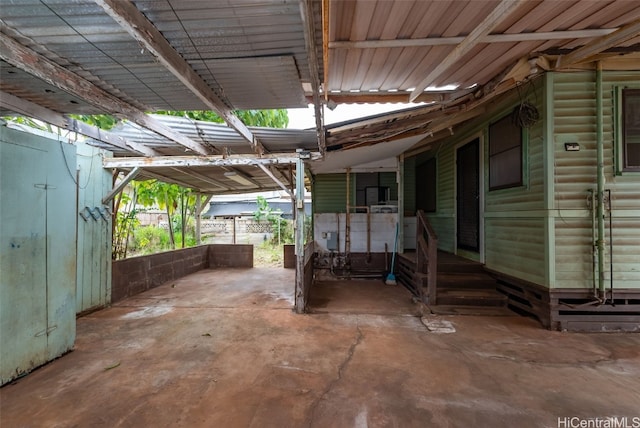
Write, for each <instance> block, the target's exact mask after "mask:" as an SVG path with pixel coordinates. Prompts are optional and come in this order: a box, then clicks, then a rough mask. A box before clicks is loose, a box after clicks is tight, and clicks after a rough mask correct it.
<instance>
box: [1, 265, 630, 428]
mask: <svg viewBox="0 0 640 428" xmlns="http://www.w3.org/2000/svg"><path fill="white" fill-rule="evenodd" d="M293 284H294V281H293V272H292V271H290V270H285V269H278V268H272V269H266V268H256V269H252V270H235V269H220V270H211V271H202V272H199V273H197V274H194V275H191V276H189V277H187V278H183V279H181V280H179V281H177V282H175V281H174V282H172V283H171V284H165V285H163V286H161V287H158V288H156V289H154V290H150V291H149V292H146V293H144V294H141V295H139V296H136V297H135V298H130V299H127V300H124V301H122V302H119V303H118V304H117V305H114V306H113V307H111V308H108V309H105V310H102V311H100V312H96V313H93V314H91V315H88V316H86V317H83V318H80V319H79V320H78V336H77V342H76V347H75V350H74V351H73V352H71V353H70V354H68V355H66V356H64V357H62V358H60V359H58V360H56V361H54V362H52V363H51V364H48V365H47V366H45V367H43V368H41V369H38V370H36V371H35V372H33V373H31V374H30V375H28V376H26V377H24V378H21V379H19V380H18V381H16V382H14V383H13V384H9V385H7V386H5V387H3V388H2V389H0V426H2V427H3V428H4V427H22V426H28V427H75V426H78V427H80V426H92V427H141V426H142V427H146V426H154V427H212V426H224V427H425V426H435V427H463V426H473V427H498V428H499V427H513V426H518V427H541V426H549V427H557V426H558V418H562V417H574V416H575V417H579V418H592V417H606V416H627V417H628V418H633V417H640V414H639V413H640V411H639V410H638V403H640V382H638V379H640V335H638V334H624V333H608V334H580V333H563V332H552V331H547V330H544V329H542V328H541V327H540V325H539V324H538V323H537V322H535V321H533V320H530V319H527V318H521V317H517V316H513V317H505V316H502V317H489V316H438V317H437V319H438V320H443V321H448V322H450V323H452V325H453V326H455V329H456V332H455V334H432V333H430V332H429V331H428V329H427V328H426V327H425V325H424V324H423V323H422V322H421V318H420V315H419V314H416V313H415V308H414V306H413V305H412V304H411V303H410V295H409V294H408V293H406V292H405V290H404V289H402V288H400V287H397V288H390V287H388V286H384V285H383V283H382V281H381V282H380V286H381V287H386V288H383V289H382V290H377V289H376V285H375V284H373V283H369V284H367V285H366V286H365V287H363V288H362V289H360V294H359V295H358V288H357V287H358V284H357V283H353V282H351V283H348V282H347V283H343V284H342V287H351V288H350V289H349V290H348V291H345V290H338V292H336V294H331V293H330V292H328V289H324V290H322V298H323V299H325V300H321V302H322V303H323V304H324V306H323V308H322V310H323V313H317V314H309V315H296V314H295V313H293V312H292V310H291V300H290V297H291V296H292V294H293ZM172 285H173V286H172ZM332 287H334V285H332V286H331V287H330V288H332ZM392 292H393V293H396V294H394V295H393V296H391V297H388V296H389V295H388V294H387V293H392ZM345 293H346V294H348V295H349V296H351V297H350V299H351V300H350V301H349V303H348V305H347V302H346V301H345V300H342V301H340V300H339V296H344V295H346V294H345ZM381 296H387V297H388V298H381ZM354 297H356V298H354ZM403 302H405V303H406V304H405V303H403ZM334 305H335V306H336V308H337V310H336V311H333V306H334ZM349 305H352V308H353V310H352V311H351V312H350V311H349V310H348V308H349ZM358 305H360V306H358ZM166 308H170V310H167V311H165V309H166ZM130 314H134V315H130ZM629 420H630V421H631V420H632V419H629Z"/></svg>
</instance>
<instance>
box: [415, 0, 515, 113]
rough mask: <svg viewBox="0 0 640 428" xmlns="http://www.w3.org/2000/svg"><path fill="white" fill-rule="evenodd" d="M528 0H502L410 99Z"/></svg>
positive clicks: (426, 78)
mask: <svg viewBox="0 0 640 428" xmlns="http://www.w3.org/2000/svg"><path fill="white" fill-rule="evenodd" d="M526 1H527V0H502V1H501V2H500V4H498V6H496V7H495V9H493V10H492V11H491V13H489V15H488V16H487V17H486V18H485V19H484V20H483V21H482V22H481V23H480V24H479V25H478V26H477V27H476V28H474V29H473V31H471V33H469V35H468V36H466V37H465V38H464V40H462V41H461V42H460V43H459V44H458V45H456V47H455V48H453V50H452V51H451V52H449V54H448V55H447V56H446V58H445V59H443V60H442V61H441V62H440V63H439V64H438V65H437V66H436V67H435V68H434V69H433V70H432V71H431V72H430V73H429V74H428V75H427V77H425V78H424V80H422V82H420V84H419V85H418V86H416V88H415V89H414V90H413V92H411V94H410V95H409V101H414V100H415V99H416V98H418V96H420V95H421V94H422V92H423V91H424V90H425V89H426V88H427V87H429V86H430V85H431V84H433V83H434V82H435V81H436V80H438V78H439V77H440V76H441V75H442V74H443V73H444V72H445V71H447V70H448V69H449V67H451V66H452V65H453V64H455V63H456V62H457V61H458V60H459V59H460V58H462V57H463V56H464V55H466V54H467V53H469V52H470V51H471V50H472V49H473V48H475V47H476V46H477V45H478V44H479V43H481V42H482V40H483V38H484V37H486V36H487V35H488V34H489V33H490V32H491V31H492V30H493V29H494V28H495V27H496V26H498V25H499V24H500V23H501V22H503V21H504V20H505V19H506V18H507V17H508V16H509V15H510V14H511V13H513V11H515V10H516V9H518V7H520V6H521V5H522V4H524V3H525V2H526Z"/></svg>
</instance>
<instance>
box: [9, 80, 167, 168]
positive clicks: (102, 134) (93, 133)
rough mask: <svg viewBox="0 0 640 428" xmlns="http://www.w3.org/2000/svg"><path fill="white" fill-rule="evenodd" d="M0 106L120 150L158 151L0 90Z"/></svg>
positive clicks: (151, 153)
mask: <svg viewBox="0 0 640 428" xmlns="http://www.w3.org/2000/svg"><path fill="white" fill-rule="evenodd" d="M0 106H1V107H3V108H5V109H7V110H11V111H13V112H16V113H18V114H22V115H24V116H29V117H32V118H34V119H39V120H42V121H43V122H46V123H49V124H51V125H54V126H57V127H58V128H61V129H66V130H67V131H71V132H77V133H78V134H81V135H84V136H85V137H89V138H91V139H93V140H96V141H100V142H102V143H105V144H108V145H110V146H113V147H117V148H119V149H122V150H126V151H132V152H134V153H137V154H141V155H144V156H154V155H157V154H158V152H157V151H155V150H154V149H152V148H151V147H147V146H145V145H143V144H140V143H136V142H134V141H131V140H127V139H126V138H123V137H121V136H119V135H117V134H114V133H113V132H109V131H105V130H103V129H100V128H98V127H95V126H92V125H89V124H87V123H84V122H81V121H79V120H76V119H71V118H69V117H67V116H64V115H62V114H60V113H58V112H55V111H53V110H49V109H48V108H46V107H42V106H40V105H38V104H35V103H32V102H31V101H27V100H24V99H22V98H18V97H15V96H13V95H11V94H7V93H6V92H2V91H0Z"/></svg>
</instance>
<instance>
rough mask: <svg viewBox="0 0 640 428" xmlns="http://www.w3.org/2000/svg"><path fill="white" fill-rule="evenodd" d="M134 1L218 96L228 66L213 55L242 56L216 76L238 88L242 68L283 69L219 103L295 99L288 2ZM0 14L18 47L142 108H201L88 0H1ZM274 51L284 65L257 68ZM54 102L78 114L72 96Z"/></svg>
mask: <svg viewBox="0 0 640 428" xmlns="http://www.w3.org/2000/svg"><path fill="white" fill-rule="evenodd" d="M134 3H135V5H136V7H137V8H138V9H139V10H140V11H142V12H143V13H144V15H145V16H146V17H147V18H148V19H149V20H150V21H151V22H152V23H153V25H154V26H156V28H158V30H160V32H161V33H162V34H163V36H164V37H165V38H166V39H167V40H168V41H169V43H170V44H171V46H173V48H174V49H176V50H177V51H178V52H179V53H180V55H181V56H182V57H183V58H184V59H185V60H186V61H187V62H188V63H189V64H190V65H191V67H192V68H193V69H194V70H196V71H197V72H198V74H199V75H200V76H201V77H202V78H203V79H204V80H205V81H206V82H207V84H208V85H209V86H210V87H211V88H212V89H213V90H214V91H215V92H216V93H217V94H218V95H219V96H220V97H221V98H223V99H225V94H226V88H225V85H224V84H221V83H220V81H219V80H218V73H219V72H221V73H223V74H224V73H225V72H228V71H229V66H228V65H227V67H226V68H222V69H221V70H218V68H217V66H216V61H217V60H220V59H234V60H238V63H242V67H243V68H244V69H245V70H244V72H243V73H237V75H236V78H235V79H233V78H231V79H230V78H229V77H225V76H221V80H223V81H224V82H225V84H232V85H233V86H234V87H235V88H240V87H241V86H242V84H243V79H245V78H246V77H247V75H250V76H251V77H252V78H253V80H258V81H264V80H267V81H271V82H274V80H275V79H274V73H277V72H284V74H283V76H282V79H281V80H283V81H284V80H285V79H286V84H284V82H282V83H279V84H275V83H274V84H272V85H271V87H270V88H269V89H271V90H265V91H262V92H261V93H260V96H259V97H258V96H256V95H255V94H252V93H250V92H249V91H244V92H243V91H239V90H237V89H234V90H230V94H232V96H231V97H230V99H233V101H230V102H229V103H228V107H230V108H244V109H255V108H265V107H263V106H267V107H268V108H287V107H299V106H300V105H301V104H302V96H301V93H302V82H304V81H306V82H308V81H309V80H310V79H309V64H308V62H307V53H306V51H305V42H304V32H303V26H302V18H301V14H300V6H299V3H298V1H297V0H278V1H274V0H270V1H256V0H249V1H233V2H229V1H224V2H203V1H169V0H166V1H134ZM0 15H1V18H2V21H3V32H5V33H7V32H9V33H11V35H12V36H14V37H19V38H20V41H21V43H22V44H23V45H25V46H27V47H29V48H31V49H33V50H34V51H36V52H39V53H44V54H45V55H46V56H47V57H48V58H50V59H53V60H54V61H55V62H57V63H60V64H62V65H64V66H65V67H68V68H69V69H71V70H72V71H74V72H76V73H78V74H80V75H83V76H85V77H87V78H88V79H89V80H90V81H92V82H93V83H95V84H96V85H98V86H99V87H101V88H103V89H105V90H107V91H108V92H111V93H114V94H116V95H117V96H118V97H119V98H121V99H123V100H126V101H127V102H130V103H132V104H134V105H137V106H140V107H142V108H143V109H144V110H151V111H153V110H158V109H161V110H204V109H207V107H206V106H205V105H204V104H203V103H202V101H201V100H200V99H199V98H198V97H197V96H195V95H194V94H193V93H191V92H190V91H188V90H185V88H184V86H183V84H182V83H181V82H180V81H179V80H178V78H177V77H175V76H174V75H172V74H171V73H170V72H169V71H167V70H166V69H165V68H164V67H163V66H162V65H161V64H160V63H159V62H158V61H157V60H156V58H154V57H153V55H151V54H150V53H149V52H148V51H147V50H146V49H144V48H142V47H141V45H140V44H139V43H138V42H137V41H136V40H135V39H134V38H133V37H131V36H130V35H129V34H128V33H127V32H126V30H125V29H123V28H122V27H121V26H120V25H119V24H118V23H116V22H115V21H114V20H113V19H112V18H111V17H110V16H109V15H107V14H106V13H105V11H104V10H103V9H102V8H101V7H100V6H99V5H97V4H96V3H94V2H93V1H89V0H84V1H83V0H74V1H71V0H43V1H40V0H24V1H20V2H18V3H16V2H8V1H6V0H3V1H2V2H1V6H0ZM274 56H281V57H287V58H289V60H288V61H289V62H288V63H287V64H286V68H284V67H285V66H283V68H281V69H276V70H273V69H272V70H266V69H265V68H264V63H263V62H262V61H265V60H264V59H263V58H267V57H274ZM245 59H256V61H255V62H254V63H253V65H252V66H251V67H249V68H247V61H242V60H245ZM266 61H270V60H266ZM212 62H213V64H212ZM239 66H240V65H238V67H239ZM236 69H237V68H236ZM231 70H233V69H231ZM244 83H246V81H245V82H244ZM23 84H24V82H23ZM285 88H286V90H287V93H286V94H281V93H280V92H279V91H282V90H283V89H285ZM7 89H10V88H7ZM3 90H5V87H4V84H3ZM292 94H295V96H292ZM31 99H32V100H36V99H38V98H33V97H32V98H31ZM227 101H229V100H227ZM235 103H237V104H238V105H235ZM305 105H306V104H305ZM55 107H56V108H55V110H56V111H59V112H62V113H78V106H77V105H74V104H69V103H62V102H61V103H58V104H57V105H56V106H55Z"/></svg>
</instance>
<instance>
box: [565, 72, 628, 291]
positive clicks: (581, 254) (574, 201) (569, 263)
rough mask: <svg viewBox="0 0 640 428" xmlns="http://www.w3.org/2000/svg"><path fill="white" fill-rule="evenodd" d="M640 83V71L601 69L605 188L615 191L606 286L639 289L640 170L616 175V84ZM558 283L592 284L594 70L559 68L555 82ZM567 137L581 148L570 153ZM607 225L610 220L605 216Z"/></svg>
mask: <svg viewBox="0 0 640 428" xmlns="http://www.w3.org/2000/svg"><path fill="white" fill-rule="evenodd" d="M622 86H631V87H640V71H620V72H611V71H604V72H603V114H604V120H603V137H604V161H605V162H604V168H605V169H604V171H605V181H606V183H605V188H607V189H610V190H611V192H612V206H613V212H612V226H613V233H612V236H613V256H611V255H610V254H609V243H610V242H609V239H610V238H609V235H608V230H607V243H606V246H607V256H606V262H605V279H606V285H607V287H608V286H609V280H610V278H611V273H610V267H609V262H610V261H613V281H614V286H615V287H617V288H640V235H639V232H638V230H639V229H638V226H639V225H640V174H638V173H635V174H634V173H629V174H622V175H616V174H615V163H614V160H615V157H614V156H615V153H616V146H615V139H614V137H615V117H616V114H617V112H616V106H615V97H614V94H615V89H616V87H622ZM553 90H554V92H553V94H554V101H553V109H554V111H555V119H554V123H553V136H554V157H555V165H554V187H555V192H554V193H555V196H554V200H553V202H554V208H555V210H554V212H553V214H554V216H555V235H556V243H555V253H556V259H555V270H556V278H555V284H554V286H555V287H559V288H587V287H592V286H593V269H592V263H593V255H592V247H593V242H592V241H593V240H592V221H591V213H590V210H589V205H588V203H587V199H588V189H593V190H595V188H596V182H597V175H596V174H597V168H596V150H597V142H596V94H595V72H579V73H555V74H554V87H553ZM566 142H577V143H579V144H580V151H577V152H567V151H565V148H564V143H566ZM606 224H607V229H608V227H609V226H608V219H607V222H606Z"/></svg>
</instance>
